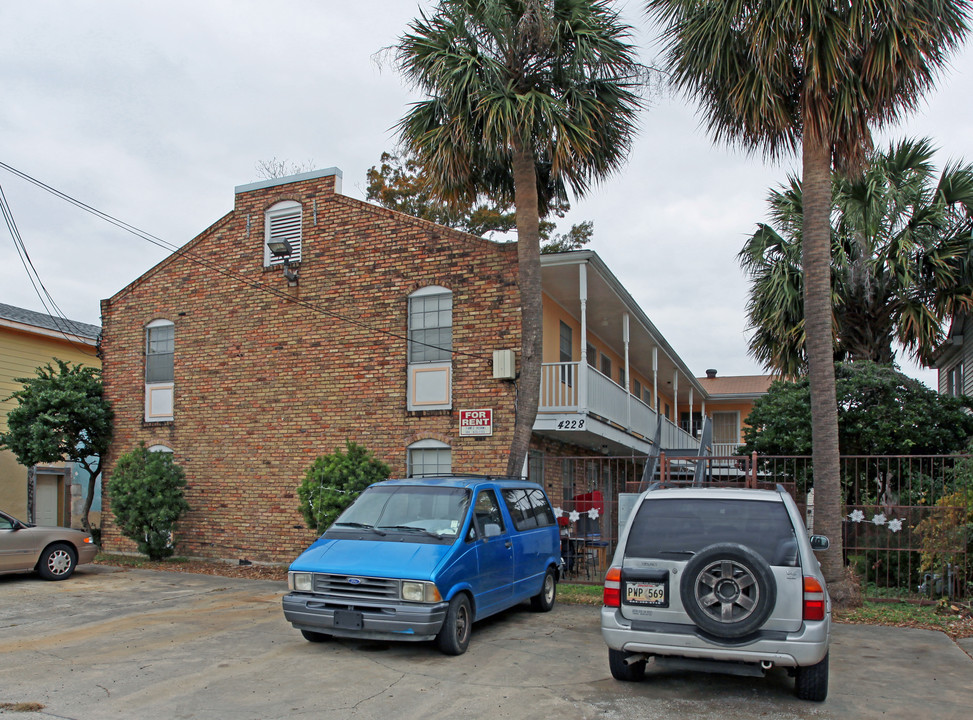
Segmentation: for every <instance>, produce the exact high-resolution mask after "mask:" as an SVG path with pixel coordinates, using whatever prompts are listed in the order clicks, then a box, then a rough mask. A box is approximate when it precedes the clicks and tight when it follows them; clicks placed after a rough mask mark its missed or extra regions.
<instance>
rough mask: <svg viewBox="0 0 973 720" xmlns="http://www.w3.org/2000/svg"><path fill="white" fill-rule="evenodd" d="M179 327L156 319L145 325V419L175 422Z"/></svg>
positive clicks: (147, 420) (148, 420)
mask: <svg viewBox="0 0 973 720" xmlns="http://www.w3.org/2000/svg"><path fill="white" fill-rule="evenodd" d="M175 349H176V326H175V325H174V324H173V323H172V322H171V321H169V320H153V321H152V322H150V323H149V324H148V325H146V326H145V420H146V422H165V421H167V420H172V417H173V415H172V411H173V400H174V394H175Z"/></svg>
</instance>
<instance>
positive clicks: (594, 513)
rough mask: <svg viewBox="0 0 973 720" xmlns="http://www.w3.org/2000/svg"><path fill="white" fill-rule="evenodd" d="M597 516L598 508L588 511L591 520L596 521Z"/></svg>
mask: <svg viewBox="0 0 973 720" xmlns="http://www.w3.org/2000/svg"><path fill="white" fill-rule="evenodd" d="M598 515H599V513H598V508H591V510H589V511H588V517H589V518H590V519H591V520H597V519H598Z"/></svg>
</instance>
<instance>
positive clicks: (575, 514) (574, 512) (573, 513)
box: [568, 510, 581, 522]
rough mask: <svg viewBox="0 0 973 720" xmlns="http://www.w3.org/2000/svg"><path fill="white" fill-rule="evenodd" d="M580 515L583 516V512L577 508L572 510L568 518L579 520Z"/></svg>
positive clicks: (574, 520)
mask: <svg viewBox="0 0 973 720" xmlns="http://www.w3.org/2000/svg"><path fill="white" fill-rule="evenodd" d="M580 517H581V513H579V512H578V511H577V510H572V511H571V514H570V515H568V519H569V520H570V521H571V522H578V519H579V518H580Z"/></svg>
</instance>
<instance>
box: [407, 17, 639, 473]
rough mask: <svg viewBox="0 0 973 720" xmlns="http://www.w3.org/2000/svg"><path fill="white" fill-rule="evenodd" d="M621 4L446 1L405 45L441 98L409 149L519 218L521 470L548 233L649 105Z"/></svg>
mask: <svg viewBox="0 0 973 720" xmlns="http://www.w3.org/2000/svg"><path fill="white" fill-rule="evenodd" d="M629 34H630V28H629V27H628V26H627V25H624V24H623V23H621V22H620V21H619V18H618V14H617V13H616V12H615V11H614V10H612V9H611V5H610V3H609V1H608V0H441V1H440V2H439V4H438V6H437V7H436V9H435V12H434V13H432V15H431V16H426V15H425V14H422V15H421V16H420V17H419V18H418V19H416V20H414V21H413V22H412V23H411V24H410V26H409V31H408V33H407V34H406V35H405V36H404V37H402V38H401V39H400V41H399V44H398V46H397V51H398V53H397V54H398V61H399V65H400V68H401V70H402V72H403V73H404V75H405V76H406V78H408V79H409V80H410V81H411V82H412V83H413V84H414V85H415V86H416V87H417V88H418V89H420V90H422V91H423V92H424V93H425V94H426V95H427V98H426V99H425V100H422V101H419V102H416V103H414V104H413V106H412V108H411V110H410V111H409V112H408V113H407V114H406V116H405V117H404V118H403V119H402V120H401V122H400V123H399V129H400V133H401V139H402V143H403V145H404V146H405V147H406V149H407V150H408V151H409V152H411V153H413V154H414V155H415V157H416V158H417V159H418V161H419V163H420V165H421V166H422V167H423V169H424V170H425V172H426V173H427V175H428V177H429V180H430V185H431V187H433V188H434V189H435V191H436V193H437V195H439V196H440V197H441V198H442V199H443V200H444V201H447V202H456V203H469V202H470V201H472V200H474V199H475V198H477V197H478V196H482V195H487V196H489V197H490V198H492V199H493V200H495V201H498V202H501V203H502V202H503V201H504V199H507V200H511V199H512V200H513V203H514V206H515V208H516V211H517V238H518V239H517V259H518V282H519V287H520V295H521V316H522V337H521V363H520V379H519V383H520V387H519V389H518V393H517V409H516V418H515V423H514V432H513V438H512V441H511V447H510V456H509V458H508V461H507V473H508V474H511V475H513V474H518V475H519V474H520V473H521V470H522V468H523V464H524V459H525V458H526V456H527V449H528V446H529V444H530V436H531V431H532V429H533V425H534V419H535V418H536V416H537V404H538V401H539V398H540V374H541V349H542V339H543V338H542V325H541V319H542V318H541V312H542V308H541V289H540V288H541V278H540V237H539V230H538V228H539V223H540V219H541V218H542V217H543V216H545V215H546V214H547V212H548V209H549V208H550V207H551V205H552V203H554V202H557V201H558V200H560V199H563V198H565V197H566V190H567V188H570V189H571V190H572V191H573V192H574V193H575V194H576V195H581V194H583V193H584V192H585V191H586V190H587V188H588V187H589V185H590V183H591V182H592V181H593V180H596V179H599V178H602V177H605V176H607V175H609V174H611V173H612V172H614V171H616V170H617V169H618V168H619V167H620V166H621V164H622V162H623V161H624V159H625V157H626V155H627V151H628V149H629V147H630V145H631V141H632V137H633V135H634V132H635V117H636V115H637V113H638V110H639V109H640V107H641V101H640V98H639V95H638V91H639V86H640V78H641V67H640V66H639V64H638V62H637V60H636V51H635V48H634V47H633V46H632V45H630V44H629V43H628V42H627V40H628V37H629Z"/></svg>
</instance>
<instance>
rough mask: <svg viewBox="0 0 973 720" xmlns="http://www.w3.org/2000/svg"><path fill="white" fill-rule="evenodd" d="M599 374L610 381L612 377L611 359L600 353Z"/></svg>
mask: <svg viewBox="0 0 973 720" xmlns="http://www.w3.org/2000/svg"><path fill="white" fill-rule="evenodd" d="M601 374H602V375H604V376H605V377H606V378H608V379H609V380H611V376H612V359H611V358H610V357H608V356H607V355H605V354H604V353H602V355H601Z"/></svg>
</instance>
